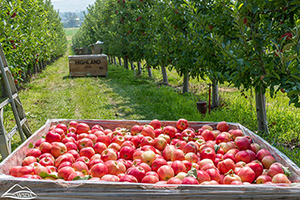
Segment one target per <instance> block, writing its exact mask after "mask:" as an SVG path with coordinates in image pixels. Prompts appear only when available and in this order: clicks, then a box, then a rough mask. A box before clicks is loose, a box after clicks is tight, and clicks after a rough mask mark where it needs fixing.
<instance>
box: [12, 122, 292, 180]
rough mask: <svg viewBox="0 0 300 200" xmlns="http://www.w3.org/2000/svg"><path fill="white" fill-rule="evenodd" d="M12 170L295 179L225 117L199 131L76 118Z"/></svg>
mask: <svg viewBox="0 0 300 200" xmlns="http://www.w3.org/2000/svg"><path fill="white" fill-rule="evenodd" d="M9 173H10V175H12V176H15V177H22V178H32V179H46V180H65V181H72V180H89V181H114V182H135V183H151V184H201V185H216V184H232V185H242V184H278V183H280V184H291V181H290V180H289V178H288V176H289V175H290V172H289V171H288V169H287V167H285V166H283V165H282V164H280V163H279V162H276V160H275V158H274V157H273V156H272V155H271V152H269V151H268V150H266V149H262V148H260V145H259V144H257V143H254V142H253V141H252V139H251V138H250V137H249V136H245V135H244V133H243V132H242V131H241V130H239V129H235V130H233V129H232V130H230V129H229V125H228V124H227V123H226V122H225V121H222V122H219V123H218V124H217V127H216V129H215V130H213V128H212V126H209V125H203V126H202V127H201V128H200V129H199V130H194V129H193V128H191V127H189V124H188V121H187V120H185V119H179V120H178V121H177V122H174V126H172V125H167V126H165V127H162V125H161V122H160V121H159V120H157V119H155V120H152V121H151V122H150V123H149V124H147V125H143V126H142V125H134V126H133V127H132V128H131V129H130V130H128V129H126V128H122V127H116V128H115V129H114V130H110V129H104V128H103V127H101V126H100V125H94V126H93V127H89V125H88V124H86V123H77V122H76V121H71V122H70V123H69V124H68V126H67V125H66V124H58V125H56V126H52V127H51V128H50V130H49V132H48V133H47V134H46V135H45V137H44V138H40V139H39V140H38V141H37V142H36V143H35V144H34V145H32V147H31V148H28V151H27V153H26V157H25V158H24V159H23V161H22V166H14V167H12V168H11V169H10V172H9Z"/></svg>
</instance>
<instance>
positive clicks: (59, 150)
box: [50, 142, 67, 158]
mask: <svg viewBox="0 0 300 200" xmlns="http://www.w3.org/2000/svg"><path fill="white" fill-rule="evenodd" d="M66 152H67V147H66V145H65V144H63V143H61V142H52V147H51V150H50V153H51V154H52V155H53V156H54V157H55V158H57V157H59V156H60V155H63V154H64V153H66Z"/></svg>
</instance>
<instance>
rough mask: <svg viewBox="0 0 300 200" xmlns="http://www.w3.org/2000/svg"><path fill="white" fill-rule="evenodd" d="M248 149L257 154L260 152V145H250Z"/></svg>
mask: <svg viewBox="0 0 300 200" xmlns="http://www.w3.org/2000/svg"><path fill="white" fill-rule="evenodd" d="M250 148H251V150H252V151H253V152H254V153H255V154H257V152H258V151H259V150H260V145H259V144H257V143H251V144H250Z"/></svg>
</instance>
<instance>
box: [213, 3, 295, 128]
mask: <svg viewBox="0 0 300 200" xmlns="http://www.w3.org/2000/svg"><path fill="white" fill-rule="evenodd" d="M297 2H298V1H285V0H283V1H272V0H267V1H266V0H251V1H249V0H240V1H228V2H227V3H226V4H223V10H224V11H223V12H226V13H230V17H229V19H228V21H229V22H232V26H231V29H230V32H231V35H232V37H233V38H229V37H227V35H226V34H228V32H224V34H222V33H213V35H212V40H213V41H214V42H215V43H216V45H218V47H219V48H220V50H221V51H222V52H223V54H224V57H223V58H224V61H225V62H226V63H228V66H230V69H231V72H230V82H231V83H233V84H234V85H235V86H236V87H239V88H240V87H243V88H245V89H246V90H247V89H250V88H254V89H255V93H256V95H255V98H256V110H257V119H258V130H259V131H263V132H268V123H267V116H266V105H265V93H266V91H267V89H269V91H270V94H271V96H272V97H274V96H275V95H276V92H278V91H279V90H280V89H282V90H286V91H287V96H288V97H290V102H291V103H294V104H295V106H298V107H299V99H298V96H299V83H300V82H299V81H300V79H299V66H300V65H299V56H298V55H299V33H298V24H299V21H298V19H297V16H298V15H299V5H298V3H297ZM219 3H220V4H221V2H219ZM297 23H298V24H297ZM291 32H293V33H294V34H293V33H291Z"/></svg>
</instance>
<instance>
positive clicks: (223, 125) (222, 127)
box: [217, 121, 229, 132]
mask: <svg viewBox="0 0 300 200" xmlns="http://www.w3.org/2000/svg"><path fill="white" fill-rule="evenodd" d="M217 129H218V130H219V131H221V132H227V131H228V130H229V125H228V124H227V122H225V121H222V122H219V123H218V124H217Z"/></svg>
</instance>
